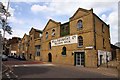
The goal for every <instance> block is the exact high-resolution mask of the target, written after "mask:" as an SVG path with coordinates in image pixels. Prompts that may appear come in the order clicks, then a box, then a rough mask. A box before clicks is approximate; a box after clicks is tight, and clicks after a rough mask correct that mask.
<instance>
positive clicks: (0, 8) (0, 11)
mask: <svg viewBox="0 0 120 80" xmlns="http://www.w3.org/2000/svg"><path fill="white" fill-rule="evenodd" d="M8 7H9V2H8V6H7V9H5V6H4V5H3V3H2V2H0V24H1V25H2V29H3V31H4V34H5V31H6V32H7V33H8V34H10V35H11V34H12V28H11V27H10V26H9V25H8V22H7V17H10V13H9V12H8ZM3 16H5V17H3ZM4 34H3V37H4V36H5V35H4Z"/></svg>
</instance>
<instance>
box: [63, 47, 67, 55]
mask: <svg viewBox="0 0 120 80" xmlns="http://www.w3.org/2000/svg"><path fill="white" fill-rule="evenodd" d="M62 55H66V47H65V46H64V47H63V48H62Z"/></svg>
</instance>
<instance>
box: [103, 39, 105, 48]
mask: <svg viewBox="0 0 120 80" xmlns="http://www.w3.org/2000/svg"><path fill="white" fill-rule="evenodd" d="M103 48H105V39H104V38H103Z"/></svg>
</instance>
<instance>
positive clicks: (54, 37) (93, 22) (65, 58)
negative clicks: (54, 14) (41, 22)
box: [40, 8, 111, 67]
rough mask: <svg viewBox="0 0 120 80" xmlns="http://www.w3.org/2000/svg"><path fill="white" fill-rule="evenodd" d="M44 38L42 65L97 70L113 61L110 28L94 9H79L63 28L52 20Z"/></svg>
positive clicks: (42, 43)
mask: <svg viewBox="0 0 120 80" xmlns="http://www.w3.org/2000/svg"><path fill="white" fill-rule="evenodd" d="M42 35H43V37H42V42H41V50H40V51H41V55H40V58H41V59H42V60H43V61H49V62H53V63H61V64H70V65H76V66H85V67H97V66H99V65H101V64H103V63H106V62H107V60H110V59H111V52H110V50H111V49H110V32H109V25H107V24H106V23H105V22H104V21H102V20H101V19H100V18H99V17H98V16H97V15H96V14H94V13H93V9H90V10H86V9H82V8H79V9H78V10H77V11H76V12H75V14H74V15H73V16H72V17H70V18H69V22H66V23H63V24H61V23H60V22H56V21H53V20H51V19H50V20H49V21H48V23H47V24H46V26H45V28H44V30H43V34H42Z"/></svg>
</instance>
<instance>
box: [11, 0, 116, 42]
mask: <svg viewBox="0 0 120 80" xmlns="http://www.w3.org/2000/svg"><path fill="white" fill-rule="evenodd" d="M11 1H12V0H11ZM14 1H17V0H14ZM14 1H13V2H14ZM19 1H20V2H21V1H23V2H26V3H29V2H30V1H31V0H19ZM37 1H38V0H32V2H37ZM38 2H46V3H43V4H42V5H39V4H32V6H31V11H32V12H33V13H39V14H40V13H42V12H44V15H45V16H44V17H46V19H49V18H55V19H56V17H58V16H61V15H63V16H68V19H69V17H71V16H72V15H73V14H74V13H75V11H76V10H77V9H78V8H79V7H81V8H85V9H91V8H93V11H94V13H95V14H97V15H98V16H99V17H100V18H101V19H102V20H103V21H105V22H106V23H107V24H110V34H111V42H112V43H115V42H117V40H118V33H117V32H118V31H117V30H118V16H117V15H118V14H117V13H118V8H117V4H118V3H117V2H118V0H101V1H99V2H98V1H97V0H91V1H90V0H84V1H83V0H82V1H81V0H51V2H50V0H47V1H42V0H39V1H38ZM10 12H11V13H12V14H13V17H12V18H11V21H13V23H19V24H24V23H25V22H22V20H20V19H17V18H16V17H15V16H14V9H13V8H11V11H10ZM57 19H59V18H57ZM57 21H59V20H57ZM60 22H61V21H60ZM38 23H40V22H39V21H38ZM31 24H32V23H31ZM33 24H34V25H35V23H33ZM41 24H42V23H41ZM37 25H38V24H37ZM44 26H45V25H44ZM42 27H43V26H42Z"/></svg>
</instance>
